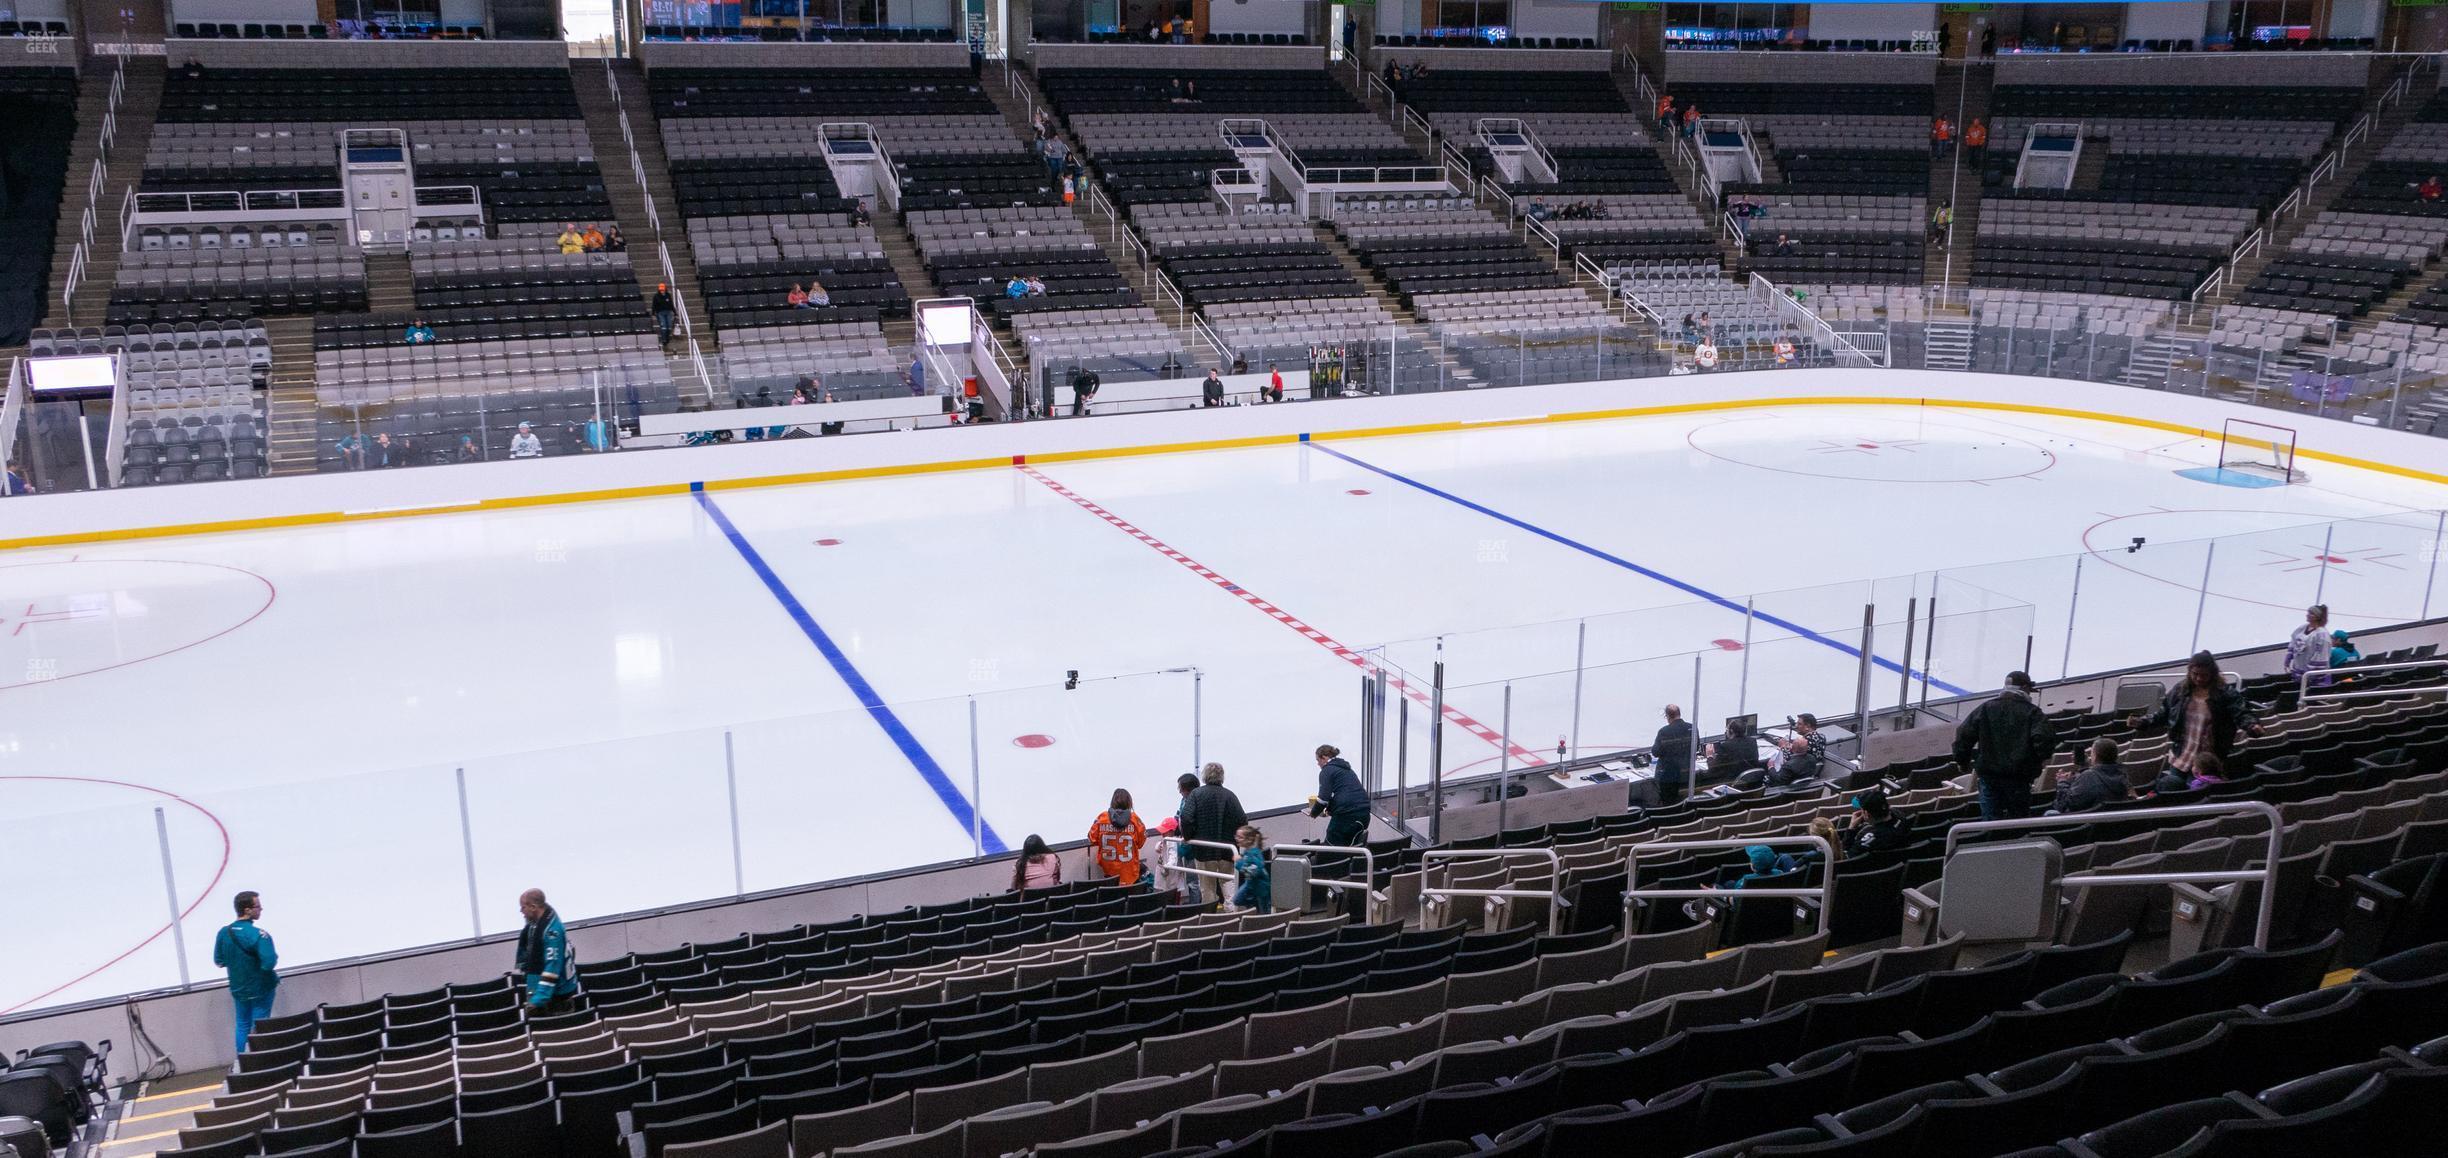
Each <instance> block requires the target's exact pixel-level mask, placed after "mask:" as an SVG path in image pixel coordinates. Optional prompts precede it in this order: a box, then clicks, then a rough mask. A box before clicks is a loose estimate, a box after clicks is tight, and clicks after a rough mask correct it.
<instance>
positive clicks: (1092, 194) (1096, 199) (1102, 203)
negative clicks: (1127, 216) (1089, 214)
mask: <svg viewBox="0 0 2448 1158" xmlns="http://www.w3.org/2000/svg"><path fill="white" fill-rule="evenodd" d="M1087 185H1088V208H1090V209H1093V210H1095V211H1096V212H1099V213H1102V214H1104V215H1105V219H1106V220H1107V221H1110V222H1113V231H1114V236H1115V237H1116V238H1120V237H1121V236H1122V215H1121V214H1119V213H1116V212H1114V204H1113V202H1112V201H1110V200H1108V199H1107V198H1106V196H1105V189H1104V187H1103V186H1102V185H1099V184H1098V183H1096V182H1094V181H1090V182H1088V183H1087Z"/></svg>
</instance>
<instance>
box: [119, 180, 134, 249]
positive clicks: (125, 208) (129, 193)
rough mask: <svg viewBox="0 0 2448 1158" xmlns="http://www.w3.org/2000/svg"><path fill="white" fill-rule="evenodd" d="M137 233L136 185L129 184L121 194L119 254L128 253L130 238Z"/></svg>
mask: <svg viewBox="0 0 2448 1158" xmlns="http://www.w3.org/2000/svg"><path fill="white" fill-rule="evenodd" d="M135 232H136V183H135V182H133V181H130V182H128V187H127V189H126V190H125V191H123V192H121V193H120V194H119V252H121V253H126V252H127V247H128V238H129V236H131V235H132V234H134V233H135Z"/></svg>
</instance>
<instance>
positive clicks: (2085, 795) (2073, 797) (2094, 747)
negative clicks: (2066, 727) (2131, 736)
mask: <svg viewBox="0 0 2448 1158" xmlns="http://www.w3.org/2000/svg"><path fill="white" fill-rule="evenodd" d="M2118 754H2119V749H2118V748H2117V742H2116V741H2114V740H2111V739H2109V738H2108V737H2106V736H2102V737H2100V738H2099V739H2097V740H2093V741H2092V742H2091V764H2090V766H2089V767H2086V768H2084V769H2083V770H2082V771H2080V772H2073V773H2059V774H2058V776H2059V779H2058V781H2057V799H2056V801H2055V802H2054V803H2053V804H2051V805H2050V806H2049V811H2051V812H2054V813H2057V814H2059V815H2065V814H2069V813H2075V812H2089V811H2091V810H2092V809H2094V808H2098V807H2100V806H2101V805H2104V804H2107V803H2108V802H2110V801H2113V800H2127V799H2131V798H2132V796H2133V784H2132V783H2131V782H2130V781H2128V780H2126V778H2125V767H2124V765H2121V764H2119V763H2117V756H2118Z"/></svg>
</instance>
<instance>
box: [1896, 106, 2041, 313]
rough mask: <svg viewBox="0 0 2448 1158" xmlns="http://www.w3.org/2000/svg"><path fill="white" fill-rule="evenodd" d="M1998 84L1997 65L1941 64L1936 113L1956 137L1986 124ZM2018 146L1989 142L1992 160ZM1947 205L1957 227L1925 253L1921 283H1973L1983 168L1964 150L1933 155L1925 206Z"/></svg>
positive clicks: (2001, 142) (1932, 209)
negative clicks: (1956, 154)
mask: <svg viewBox="0 0 2448 1158" xmlns="http://www.w3.org/2000/svg"><path fill="white" fill-rule="evenodd" d="M1996 81H1997V62H1996V61H1995V60H1992V59H1974V60H1968V61H1967V60H1945V61H1940V62H1939V64H1938V89H1937V96H1936V98H1935V99H1936V108H1935V112H1936V114H1937V115H1939V116H1943V117H1946V118H1948V119H1949V120H1952V121H1954V122H1955V125H1956V131H1957V132H1958V133H1960V132H1961V131H1962V129H1963V126H1965V125H1969V124H1971V123H1972V122H1974V121H1986V120H1988V119H1989V98H1990V95H1991V94H1992V92H1993V91H1994V90H1995V88H1996ZM1960 139H1961V138H1960V137H1958V140H1960ZM2021 147H2022V142H2020V141H2016V142H2011V143H2009V142H2005V141H2000V140H1999V139H1997V138H1996V137H1994V136H1993V137H1991V138H1989V149H1988V151H1989V153H1990V154H1991V155H1995V154H1996V153H1997V151H1998V150H1999V149H2002V148H2021ZM1959 160H1960V162H1961V163H1960V164H1958V163H1957V162H1958V161H1959ZM1948 203H1952V204H1953V205H1954V207H1955V228H1954V229H1953V230H1951V231H1950V235H1949V237H1948V238H1947V239H1946V241H1945V243H1944V244H1934V245H1931V246H1930V247H1929V248H1928V249H1926V250H1925V251H1924V252H1923V254H1922V259H1921V260H1922V271H1921V280H1922V281H1923V282H1924V283H1925V284H1930V285H1939V284H1945V285H1951V286H1960V285H1965V284H1968V283H1969V282H1970V281H1971V280H1972V247H1973V242H1974V239H1975V238H1977V237H1978V236H1979V233H1980V208H1981V165H1980V164H1979V163H1977V162H1975V160H1974V159H1973V156H1972V153H1971V151H1970V150H1968V149H1967V150H1960V157H1947V156H1936V157H1933V158H1932V160H1931V162H1930V170H1929V207H1930V209H1931V211H1933V212H1935V211H1936V210H1937V208H1938V207H1939V206H1940V205H1944V204H1948ZM1950 258H1951V259H1952V261H1951V262H1950Z"/></svg>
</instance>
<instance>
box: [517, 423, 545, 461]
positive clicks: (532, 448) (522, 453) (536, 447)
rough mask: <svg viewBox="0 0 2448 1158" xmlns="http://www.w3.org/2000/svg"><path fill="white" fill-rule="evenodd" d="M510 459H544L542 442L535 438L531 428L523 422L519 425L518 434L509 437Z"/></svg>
mask: <svg viewBox="0 0 2448 1158" xmlns="http://www.w3.org/2000/svg"><path fill="white" fill-rule="evenodd" d="M510 457H512V458H542V457H544V440H543V439H541V438H537V437H536V435H535V430H534V429H533V428H532V427H530V426H528V425H527V424H526V423H524V422H522V423H519V424H518V433H517V434H513V435H511V436H510Z"/></svg>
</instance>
